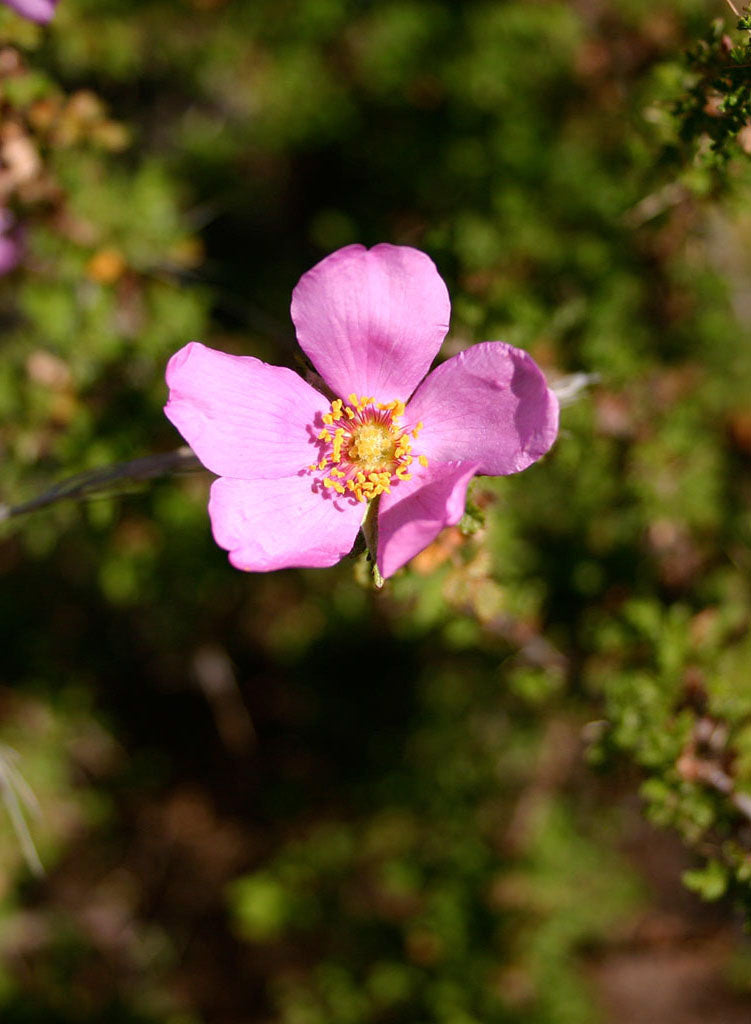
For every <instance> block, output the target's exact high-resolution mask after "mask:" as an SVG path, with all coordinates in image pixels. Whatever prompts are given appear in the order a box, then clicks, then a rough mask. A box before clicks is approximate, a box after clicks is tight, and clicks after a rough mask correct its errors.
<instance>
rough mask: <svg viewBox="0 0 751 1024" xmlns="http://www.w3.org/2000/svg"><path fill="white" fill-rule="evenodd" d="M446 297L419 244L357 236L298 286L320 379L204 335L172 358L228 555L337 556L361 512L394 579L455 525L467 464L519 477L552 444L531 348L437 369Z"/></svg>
mask: <svg viewBox="0 0 751 1024" xmlns="http://www.w3.org/2000/svg"><path fill="white" fill-rule="evenodd" d="M450 308H451V307H450V301H449V296H448V291H447V289H446V286H445V284H444V282H443V280H442V279H441V277H440V276H439V274H438V271H437V270H436V267H435V265H434V263H433V262H432V260H431V259H430V258H429V257H428V256H426V255H425V253H422V252H419V251H418V250H417V249H412V248H409V247H406V246H394V245H386V244H382V245H377V246H375V247H374V248H373V249H370V250H368V249H366V248H365V247H364V246H361V245H350V246H347V247H346V248H344V249H340V250H338V251H337V252H335V253H333V254H332V255H330V256H328V257H327V258H326V259H324V260H322V261H321V262H320V263H319V264H317V266H315V267H313V269H312V270H310V271H308V272H307V273H306V274H303V276H302V278H301V279H300V281H299V283H298V284H297V287H296V288H295V289H294V292H293V294H292V320H293V321H294V324H295V328H296V331H297V338H298V341H299V343H300V346H301V347H302V349H303V351H304V352H305V353H306V355H307V356H308V357H309V359H310V360H311V362H312V363H313V365H314V366H315V368H316V369H317V371H318V373H319V375H320V378H321V382H322V383H321V386H320V389H318V388H316V387H313V386H312V385H311V384H308V383H307V382H306V381H304V380H303V379H302V378H301V377H300V376H298V375H297V374H296V373H294V372H293V371H292V370H289V369H286V368H284V367H279V366H270V365H268V364H267V363H264V362H261V361H260V360H259V359H255V358H254V357H252V356H235V355H228V354H226V353H223V352H218V351H215V350H214V349H210V348H207V347H206V346H205V345H202V344H201V343H200V342H191V343H190V344H188V345H186V346H185V347H184V348H182V349H180V351H179V352H177V353H176V354H175V355H174V356H173V357H172V358H171V359H170V361H169V365H168V367H167V383H168V385H169V389H170V396H169V402H168V404H167V406H166V407H165V412H166V414H167V416H168V417H169V419H170V420H171V421H172V423H173V424H174V425H175V426H176V427H177V429H178V430H179V431H180V433H181V434H182V435H183V437H184V438H185V440H186V441H187V442H188V444H189V445H190V446H191V447H192V448H193V450H194V451H195V453H196V455H197V456H198V458H199V459H200V460H201V462H202V463H203V464H204V465H205V466H206V467H207V469H209V470H211V471H212V472H213V473H216V474H217V475H218V477H219V479H218V480H215V481H214V483H213V485H212V487H211V497H210V500H209V516H210V518H211V524H212V528H213V533H214V538H215V540H216V542H217V544H219V545H220V546H221V547H223V548H225V549H226V550H227V551H229V559H230V562H231V563H232V565H234V566H235V567H236V568H238V569H243V570H247V571H256V572H264V571H268V570H272V569H282V568H286V567H291V566H297V567H305V566H307V567H313V566H330V565H333V564H334V563H336V562H338V561H339V560H340V559H341V558H343V557H344V556H345V555H347V554H348V553H349V552H350V551H351V550H352V547H353V545H354V543H355V540H356V538H357V535H358V532H359V531H360V529H361V527H362V526H363V522H364V520H365V517H366V514H367V518H368V529H367V539H368V541H369V544H370V547H371V553H372V555H373V556H374V558H375V560H376V564H377V568H378V571H379V573H380V574H381V576H382V577H383V578H387V577H389V576H391V575H392V574H393V573H394V572H396V570H397V569H399V568H400V567H401V566H403V565H404V564H405V563H406V562H408V561H409V559H411V558H412V557H413V556H414V555H416V554H417V553H418V552H420V551H421V550H422V549H423V548H425V547H427V545H428V544H430V543H431V541H432V540H433V539H434V538H435V537H436V536H437V534H438V533H439V532H440V531H441V530H442V529H443V528H444V527H445V526H449V525H454V524H456V523H458V522H459V520H460V519H461V517H462V515H463V513H464V506H465V499H466V491H467V486H468V484H469V481H470V480H471V479H472V477H473V476H475V475H476V474H485V475H490V476H500V475H506V474H509V473H518V472H519V471H520V470H523V469H526V468H527V466H529V465H530V464H531V463H533V462H535V461H536V460H537V459H539V458H540V457H541V456H542V455H544V454H545V452H547V451H548V449H549V448H550V446H551V445H552V444H553V442H554V440H555V438H556V434H557V431H558V402H557V399H556V397H555V395H554V394H553V393H552V392H551V390H550V389H549V388H548V386H547V384H546V382H545V378H544V376H543V374H542V373H541V371H540V369H539V368H538V366H537V365H536V363H535V362H534V360H533V359H532V358H531V357H530V356H529V355H528V354H527V353H526V352H523V351H522V350H520V349H518V348H514V347H513V346H511V345H507V344H505V343H504V342H500V341H493V342H484V343H482V344H478V345H474V346H473V347H472V348H469V349H467V350H466V351H464V352H460V353H459V354H458V355H456V356H454V357H453V358H451V359H448V360H446V361H445V362H444V363H442V364H440V365H439V366H438V367H437V368H436V369H434V370H433V371H432V373H428V370H429V369H430V365H431V363H432V362H433V359H434V358H435V356H436V355H437V353H438V350H439V348H440V346H441V343H442V342H443V339H444V337H445V336H446V332H447V331H448V326H449V314H450ZM426 374H427V376H426Z"/></svg>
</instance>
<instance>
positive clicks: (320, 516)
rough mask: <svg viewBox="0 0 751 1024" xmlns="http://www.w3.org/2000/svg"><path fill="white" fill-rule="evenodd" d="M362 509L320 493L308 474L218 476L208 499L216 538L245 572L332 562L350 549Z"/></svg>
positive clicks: (330, 563)
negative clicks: (276, 477) (249, 477)
mask: <svg viewBox="0 0 751 1024" xmlns="http://www.w3.org/2000/svg"><path fill="white" fill-rule="evenodd" d="M364 511H365V509H364V506H363V505H360V504H358V503H356V502H354V501H351V500H349V499H342V500H340V499H333V498H332V497H330V496H329V494H328V493H321V490H320V485H314V481H313V480H312V479H311V478H310V477H309V476H307V475H301V476H293V477H285V478H284V479H283V480H231V479H228V478H226V477H220V479H219V480H215V481H214V483H213V484H212V486H211V497H210V499H209V516H210V517H211V526H212V530H213V533H214V539H215V540H216V542H217V544H218V545H219V546H220V547H222V548H226V549H227V551H229V553H230V554H229V560H230V562H231V563H232V565H234V566H235V568H236V569H244V570H245V571H247V572H268V571H269V570H271V569H286V568H290V567H292V566H296V567H298V568H303V567H323V566H328V565H334V564H335V563H336V562H338V561H340V559H342V558H344V556H345V555H347V554H349V552H350V551H351V550H352V545H353V544H354V542H355V538H356V536H357V531H358V530H359V529H360V524H361V523H362V518H363V514H364Z"/></svg>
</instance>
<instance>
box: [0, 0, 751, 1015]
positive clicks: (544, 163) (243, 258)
mask: <svg viewBox="0 0 751 1024" xmlns="http://www.w3.org/2000/svg"><path fill="white" fill-rule="evenodd" d="M718 18H720V19H725V20H724V22H720V23H718V22H716V21H715V19H718ZM735 22H736V19H735V18H734V17H733V15H732V12H731V11H730V10H729V8H728V7H727V6H726V5H724V4H722V3H721V2H720V0H716V2H710V0H670V2H667V0H665V2H661V0H568V2H566V3H560V2H548V0H537V2H536V0H493V2H489V0H466V2H462V3H460V2H450V0H379V2H367V0H127V2H126V0H60V4H59V7H58V9H57V12H56V15H55V18H54V20H53V21H52V22H51V24H50V25H49V26H48V27H45V28H40V27H39V26H37V25H34V24H32V23H30V22H27V21H24V20H22V19H21V18H20V17H18V16H17V15H16V14H14V13H13V12H12V11H11V10H10V9H8V8H6V7H4V6H3V7H0V208H1V209H2V210H3V211H4V213H3V218H2V219H1V220H0V236H1V237H0V269H2V274H3V276H2V277H0V347H1V354H2V358H1V359H0V465H1V466H2V473H1V475H0V501H1V502H4V503H6V504H9V505H13V504H14V503H19V502H23V501H27V500H29V499H31V498H33V497H34V496H35V495H37V494H39V493H41V492H43V491H45V490H46V489H47V488H49V487H50V486H51V485H52V484H53V483H55V482H56V481H59V480H61V479H64V478H65V477H66V476H69V475H71V474H73V473H79V472H82V471H86V470H91V469H95V468H97V467H102V466H107V465H109V464H112V463H116V462H119V461H122V460H128V459H133V458H137V457H139V456H143V455H150V454H158V453H167V452H170V451H173V450H174V449H175V448H177V447H178V446H179V444H180V443H181V439H180V438H179V436H178V435H177V434H176V432H175V431H174V430H173V428H172V427H171V426H170V425H169V423H168V422H167V421H166V420H165V419H164V417H163V414H162V411H161V408H162V405H163V403H164V400H165V397H166V392H165V386H164V382H163V372H164V366H165V364H166V362H167V359H168V358H169V356H170V355H171V354H172V352H174V351H175V350H176V349H177V348H179V347H180V346H181V345H183V344H184V343H185V342H187V341H189V340H191V339H201V340H203V341H205V342H206V343H207V344H210V345H212V346H214V347H216V348H221V349H224V350H226V351H232V352H236V353H242V354H252V355H255V356H258V357H260V358H262V359H266V360H268V361H270V362H273V363H281V364H286V365H291V366H294V365H295V360H296V345H295V339H294V332H293V329H292V325H291V322H290V319H289V299H290V293H291V290H292V287H293V286H294V284H295V283H296V281H297V279H298V278H299V276H300V274H302V273H303V272H304V271H305V270H307V269H308V268H309V267H310V266H312V264H313V263H315V262H316V261H317V260H319V259H320V258H322V257H323V256H324V255H326V254H327V253H329V252H330V251H332V250H333V249H335V248H337V247H339V246H342V245H345V244H348V243H350V242H353V241H358V242H362V243H365V244H367V245H372V244H375V243H377V242H380V241H388V242H393V243H400V244H409V245H415V246H417V247H419V248H421V249H424V250H425V251H426V252H428V253H429V254H430V255H431V257H432V258H433V259H434V260H435V261H436V263H437V265H438V267H439V269H440V271H441V274H442V275H443V277H444V278H445V280H446V281H447V284H448V285H449V290H450V292H451V295H452V300H453V314H452V322H451V330H450V334H449V338H448V339H447V342H446V344H445V346H444V349H443V355H444V356H446V355H450V354H453V353H455V352H457V351H459V350H460V349H462V348H464V347H466V346H467V345H470V344H473V343H474V342H477V341H483V340H489V339H503V340H505V341H508V342H511V343H513V344H514V345H517V346H521V347H523V348H525V349H527V350H528V351H529V352H531V353H532V355H533V356H534V357H535V359H536V360H537V361H538V362H539V363H540V365H541V366H542V367H543V368H544V369H545V372H546V373H547V374H548V377H549V379H550V380H551V381H556V380H558V379H560V378H561V377H563V376H564V375H566V374H571V373H586V374H593V375H596V379H595V380H594V382H593V383H591V385H590V386H589V388H587V389H586V390H585V391H584V392H583V393H581V394H580V395H579V396H578V397H577V398H576V399H575V400H574V401H573V402H572V403H571V404H570V405H569V406H568V407H567V408H565V409H564V411H563V415H562V429H561V435H560V439H559V441H558V443H557V446H556V447H555V449H554V450H553V451H552V453H551V454H550V455H549V456H547V457H546V458H545V459H543V460H542V461H541V462H540V463H538V464H537V465H535V466H534V467H532V468H531V469H530V470H528V471H527V472H525V473H523V474H521V475H519V476H518V477H508V478H502V479H497V480H486V479H479V480H477V481H476V482H475V484H474V489H473V492H472V514H471V516H470V517H469V518H468V519H467V520H466V521H465V523H464V528H463V529H461V530H460V529H458V528H453V529H450V530H448V531H446V532H444V533H443V534H442V535H441V536H440V537H439V539H438V540H437V541H436V542H435V543H434V544H433V545H431V547H430V548H428V549H427V550H426V551H425V552H423V553H422V554H421V555H419V556H418V557H417V558H416V559H415V560H414V561H413V562H412V563H411V564H410V565H409V566H408V567H407V568H406V569H405V570H404V571H402V572H401V573H399V574H398V575H397V576H396V577H395V578H394V579H393V580H392V581H389V583H388V584H387V586H386V587H385V588H384V590H383V591H382V592H375V591H373V590H372V588H371V587H370V586H369V585H368V583H367V579H366V576H365V574H364V573H363V572H362V566H358V565H357V564H355V563H353V562H347V561H345V562H344V563H342V564H341V565H339V566H338V567H336V568H334V569H330V570H325V571H312V570H309V571H286V572H279V573H274V574H270V575H245V574H242V573H239V572H237V571H235V570H233V569H231V568H230V567H229V565H228V563H227V561H226V557H225V554H224V553H223V552H222V551H220V550H219V549H218V548H217V547H216V546H215V545H214V544H213V541H212V540H211V536H210V531H209V524H208V518H207V515H206V499H207V494H208V487H209V484H210V478H209V475H208V474H205V473H203V472H192V473H188V472H186V473H181V474H170V475H167V476H165V477H163V478H160V479H158V480H154V481H151V482H149V483H148V484H143V483H141V484H138V485H135V484H134V485H132V486H131V485H127V486H126V485H122V483H121V485H119V486H118V487H116V488H115V487H113V488H112V493H109V494H107V495H105V496H98V497H96V498H92V499H90V500H87V501H73V502H57V503H55V504H53V505H52V506H50V507H49V508H48V509H46V510H42V511H38V512H35V513H33V514H29V515H26V516H17V517H12V518H10V519H8V520H7V521H6V522H4V523H1V524H0V530H1V532H0V623H1V625H0V652H1V653H0V744H1V746H0V794H1V795H2V796H3V806H2V807H0V817H1V819H2V824H1V825H0V1020H2V1022H3V1024H37V1022H39V1024H94V1022H102V1024H105V1022H106V1024H636V1022H638V1024H658V1022H659V1024H699V1022H701V1024H748V1021H749V1019H751V945H750V944H749V940H748V939H747V938H746V937H745V933H744V930H743V920H744V908H745V907H747V906H748V905H749V904H750V903H751V887H750V886H751V882H750V880H751V684H750V679H749V665H750V664H751V634H750V633H749V623H750V621H751V593H750V587H749V579H750V578H751V577H750V572H749V570H750V569H751V519H750V517H749V505H750V501H751V400H750V397H749V396H750V395H751V298H750V293H749V287H748V282H749V272H750V271H751V248H750V243H751V170H750V168H749V164H748V157H747V151H748V150H751V130H748V129H746V127H745V125H746V120H747V116H748V115H747V111H746V105H747V103H748V96H747V92H748V84H747V82H748V78H747V76H748V71H747V70H745V68H746V67H747V66H748V64H750V63H751V60H746V59H745V56H744V55H745V54H746V45H747V34H746V33H744V32H740V31H738V30H736V28H735ZM702 40H703V41H702ZM687 50H691V51H692V54H693V56H688V57H687V56H686V55H685V54H686V51H687ZM738 54H740V55H741V56H740V58H739V57H738ZM732 60H735V61H736V65H737V66H736V67H735V68H734V69H733V70H732V71H731V72H727V70H722V69H726V68H727V66H728V65H729V64H730V63H731V62H732ZM718 67H719V68H720V69H721V71H720V72H718V71H717V68H718ZM744 90H745V92H744ZM713 144H714V148H713ZM37 805H38V806H37ZM24 821H26V822H27V823H28V828H29V830H30V835H26V833H25V827H24V825H23V822H24ZM32 842H33V844H34V845H33V846H32V845H31V843H32ZM35 850H36V851H37V852H38V857H39V858H40V859H41V862H42V864H43V866H44V874H40V872H39V865H38V864H37V862H36V857H37V852H35Z"/></svg>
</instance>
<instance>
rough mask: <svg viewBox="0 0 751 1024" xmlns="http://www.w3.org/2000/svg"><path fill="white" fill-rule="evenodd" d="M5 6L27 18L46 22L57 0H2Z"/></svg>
mask: <svg viewBox="0 0 751 1024" xmlns="http://www.w3.org/2000/svg"><path fill="white" fill-rule="evenodd" d="M2 2H3V3H4V4H5V5H6V7H12V8H13V10H14V11H17V12H18V14H20V15H22V16H23V17H24V18H28V19H29V20H30V21H39V22H41V23H42V24H45V23H46V22H48V21H49V20H50V19H51V18H52V15H53V14H54V13H55V7H56V6H57V2H58V0H2Z"/></svg>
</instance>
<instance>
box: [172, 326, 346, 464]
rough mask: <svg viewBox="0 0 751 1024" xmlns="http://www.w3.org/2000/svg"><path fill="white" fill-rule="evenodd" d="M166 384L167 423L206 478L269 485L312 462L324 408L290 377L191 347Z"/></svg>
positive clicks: (249, 360)
mask: <svg viewBox="0 0 751 1024" xmlns="http://www.w3.org/2000/svg"><path fill="white" fill-rule="evenodd" d="M167 384H168V385H169V387H170V398H169V402H168V403H167V405H166V406H165V409H164V411H165V413H166V415H167V416H168V417H169V419H170V420H171V421H172V423H174V425H175V426H176V427H177V429H178V430H179V431H180V433H181V434H182V435H183V437H184V438H185V440H186V441H187V442H188V444H189V445H190V446H191V448H192V449H193V451H194V452H195V453H196V455H197V456H198V458H199V459H200V460H201V462H202V463H203V464H204V466H206V467H207V468H208V469H210V470H211V471H212V472H213V473H218V474H220V475H221V476H232V477H238V478H241V479H243V478H260V479H268V480H273V479H277V478H280V477H287V476H292V475H293V474H295V473H297V472H298V471H299V470H301V469H304V468H305V467H306V466H308V465H309V464H310V463H312V462H314V461H316V458H317V453H318V449H317V447H316V444H315V438H316V433H317V431H316V428H315V420H316V416H317V414H318V413H323V412H326V411H327V410H328V409H329V403H328V402H327V401H326V399H325V398H324V397H323V395H321V394H319V392H318V391H315V390H314V389H313V388H312V387H310V385H309V384H306V383H305V381H304V380H303V379H302V378H301V377H298V375H297V374H296V373H293V372H292V370H287V369H285V368H284V367H282V366H269V365H268V363H262V362H261V361H260V359H254V358H253V357H252V356H231V355H227V354H226V353H224V352H217V351H215V350H214V349H211V348H207V347H206V346H205V345H202V344H201V343H200V342H197V341H194V342H191V343H190V344H189V345H186V346H185V347H184V348H181V349H180V351H179V352H176V353H175V355H174V356H172V358H171V359H170V361H169V364H168V366H167ZM318 423H319V425H320V418H319V420H318Z"/></svg>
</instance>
